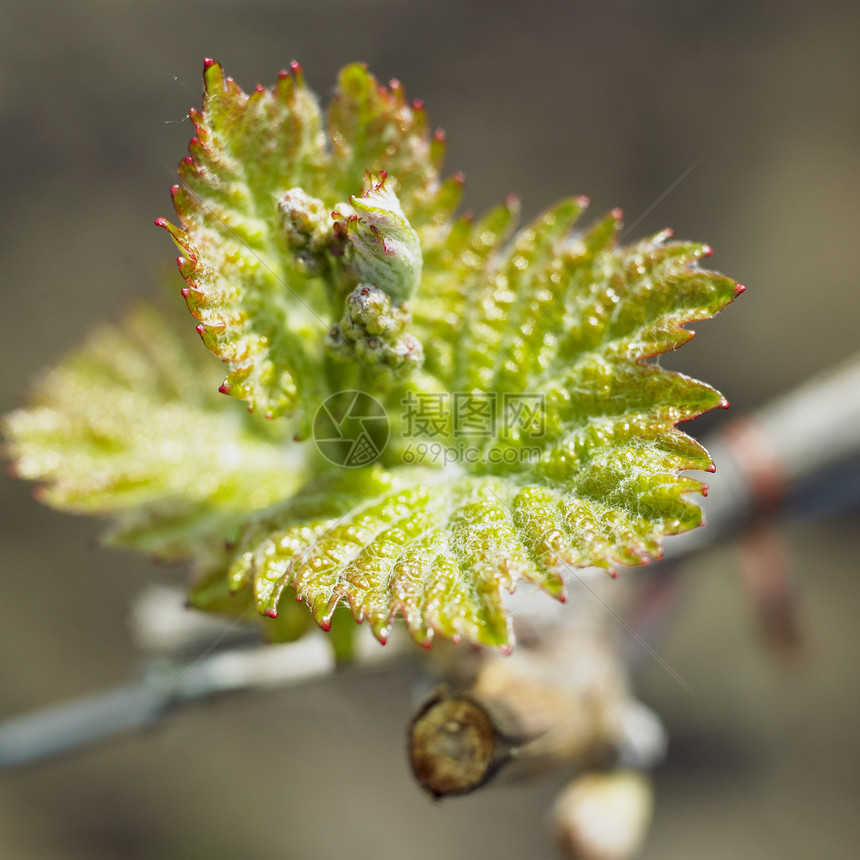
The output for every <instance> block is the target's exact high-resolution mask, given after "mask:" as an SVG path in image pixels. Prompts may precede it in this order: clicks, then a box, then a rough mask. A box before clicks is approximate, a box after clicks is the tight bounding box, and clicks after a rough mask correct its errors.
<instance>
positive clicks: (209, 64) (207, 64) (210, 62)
mask: <svg viewBox="0 0 860 860" xmlns="http://www.w3.org/2000/svg"><path fill="white" fill-rule="evenodd" d="M214 65H216V62H215V60H213V59H212V57H206V59H204V60H203V69H204V71H205V70H206V69H209V68H211V67H212V66H214Z"/></svg>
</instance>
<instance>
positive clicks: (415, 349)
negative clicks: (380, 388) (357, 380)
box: [326, 284, 424, 383]
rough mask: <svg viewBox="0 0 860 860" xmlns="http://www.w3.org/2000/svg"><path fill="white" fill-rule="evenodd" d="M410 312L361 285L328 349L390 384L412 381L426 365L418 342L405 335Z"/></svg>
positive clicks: (328, 341) (329, 339)
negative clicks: (366, 367) (365, 366)
mask: <svg viewBox="0 0 860 860" xmlns="http://www.w3.org/2000/svg"><path fill="white" fill-rule="evenodd" d="M408 321H409V312H408V311H407V310H406V308H404V307H402V306H398V305H394V306H393V305H392V303H391V299H390V298H389V296H388V294H387V293H384V292H383V291H382V290H380V289H378V288H376V287H374V286H371V285H370V284H359V285H358V286H357V287H356V288H355V289H354V290H353V291H352V292H351V293H350V294H349V295H348V296H347V297H346V302H345V307H344V313H343V317H342V318H341V321H340V323H338V324H337V325H335V326H333V327H332V329H331V331H330V332H329V334H328V336H327V338H326V348H327V349H328V351H329V353H330V354H331V355H332V356H334V357H335V358H338V359H341V360H343V361H348V360H351V359H352V360H354V359H358V360H359V361H361V362H362V363H363V364H365V365H368V366H369V367H371V368H372V369H373V370H374V371H375V372H376V373H378V374H379V376H380V378H381V379H382V380H384V381H386V382H389V383H396V382H402V381H404V380H406V379H408V378H409V377H410V376H411V375H412V374H413V373H414V372H415V371H416V370H417V369H418V368H419V367H421V365H422V364H423V362H424V350H423V349H422V347H421V342H420V341H419V340H418V338H416V337H414V336H413V335H411V334H409V333H408V332H406V333H405V332H404V329H405V327H406V323H407V322H408Z"/></svg>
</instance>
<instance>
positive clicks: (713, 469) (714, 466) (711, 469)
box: [705, 463, 717, 475]
mask: <svg viewBox="0 0 860 860" xmlns="http://www.w3.org/2000/svg"><path fill="white" fill-rule="evenodd" d="M705 471H706V472H710V473H711V474H712V475H713V474H714V472H716V471H717V464H716V463H708V465H707V466H705Z"/></svg>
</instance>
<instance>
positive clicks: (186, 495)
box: [3, 307, 301, 560]
mask: <svg viewBox="0 0 860 860" xmlns="http://www.w3.org/2000/svg"><path fill="white" fill-rule="evenodd" d="M199 357H200V356H199V355H198V352H197V351H196V350H189V349H187V348H186V346H185V345H184V344H183V343H182V342H181V341H180V340H179V339H178V338H177V337H176V335H174V334H173V332H172V331H171V330H170V328H169V327H168V326H167V324H166V323H165V321H164V318H163V317H162V316H161V315H160V314H159V313H158V312H156V311H154V310H152V309H151V308H146V307H140V308H137V309H136V310H135V312H134V313H132V314H131V315H130V316H129V317H128V318H127V319H126V320H125V322H124V323H123V325H122V326H119V327H117V326H112V325H107V324H103V325H101V326H99V327H98V328H96V329H95V330H94V331H93V332H92V334H91V335H90V337H89V339H88V340H87V342H86V344H84V346H83V347H82V348H81V349H80V350H79V351H78V352H76V353H74V354H73V355H71V356H69V357H68V358H67V359H66V360H65V361H64V362H63V363H62V364H61V365H60V366H59V367H57V368H56V369H54V370H53V371H51V373H49V374H48V375H47V376H46V377H45V378H44V380H43V381H42V382H41V384H40V385H39V386H38V388H37V390H36V391H35V393H34V396H33V398H32V405H31V406H30V407H28V408H26V409H19V410H18V411H16V412H13V413H12V414H11V415H9V416H7V417H6V418H5V420H4V426H3V430H4V434H5V436H6V439H7V443H6V454H7V455H8V456H9V457H10V458H11V459H12V460H13V461H14V462H15V469H16V471H17V473H18V475H20V476H21V477H22V478H27V479H29V480H34V481H40V482H42V484H43V486H42V487H41V488H40V490H39V497H40V498H41V499H42V501H44V502H46V503H47V504H49V505H51V506H53V507H57V508H61V509H64V510H69V511H73V512H76V513H87V514H96V515H100V516H106V517H109V518H110V520H111V529H110V531H109V532H108V534H107V536H106V538H105V540H106V542H107V543H110V544H113V545H116V546H124V547H131V548H134V549H139V550H144V551H146V552H151V553H154V554H156V555H157V556H159V557H160V558H162V559H165V560H175V559H179V558H197V559H202V558H203V557H206V556H208V555H209V554H211V553H212V552H213V551H214V550H217V549H219V548H220V546H221V544H222V543H223V541H224V539H225V537H227V536H229V534H230V532H231V531H233V530H234V529H236V528H237V526H238V525H240V524H241V523H242V522H243V521H244V520H245V519H246V518H247V516H248V514H249V512H251V511H253V510H256V509H259V508H264V507H266V506H268V505H270V504H272V503H273V502H275V501H277V500H279V499H282V498H283V497H284V496H285V495H288V494H290V493H291V492H293V490H294V489H295V488H296V487H297V485H298V483H299V482H300V481H301V476H300V473H299V472H298V471H297V469H296V455H295V454H294V453H290V452H289V451H288V450H284V449H283V448H282V447H281V444H280V443H279V441H278V440H277V436H273V433H272V430H274V429H275V428H260V427H258V426H256V425H257V424H258V423H259V422H256V421H254V420H253V419H252V418H250V417H249V416H247V415H246V414H245V413H244V412H243V410H242V409H241V408H240V407H238V404H235V403H233V402H231V401H229V400H226V399H225V398H222V397H219V396H218V395H217V394H216V393H214V388H210V387H209V386H207V385H206V384H205V381H204V380H206V379H207V378H211V376H212V374H211V371H212V370H213V368H212V367H210V366H208V362H207V364H206V365H205V366H202V365H201V363H200V361H199ZM264 430H268V431H269V432H264ZM213 548H214V549H213Z"/></svg>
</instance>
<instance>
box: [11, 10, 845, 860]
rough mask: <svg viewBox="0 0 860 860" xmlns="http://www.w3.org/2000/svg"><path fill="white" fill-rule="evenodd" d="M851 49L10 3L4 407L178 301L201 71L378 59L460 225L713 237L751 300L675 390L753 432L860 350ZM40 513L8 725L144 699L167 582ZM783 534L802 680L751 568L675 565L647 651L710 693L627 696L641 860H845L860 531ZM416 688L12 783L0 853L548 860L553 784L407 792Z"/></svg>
mask: <svg viewBox="0 0 860 860" xmlns="http://www.w3.org/2000/svg"><path fill="white" fill-rule="evenodd" d="M858 45H860V7H858V6H857V5H856V4H854V3H849V2H838V3H828V2H817V3H798V2H791V0H789V2H760V3H755V2H753V3H741V2H735V0H720V2H717V0H677V2H669V0H654V2H645V0H638V1H637V0H606V2H600V3H598V2H588V3H586V2H556V3H549V2H542V0H532V2H531V3H529V4H525V3H508V2H489V0H481V2H463V0H435V2H433V3H423V4H417V3H408V4H407V3H400V4H398V3H394V2H384V1H383V0H361V2H358V0H340V2H335V0H316V2H314V3H299V2H295V0H281V2H268V0H256V2H253V1H252V2H242V3H239V2H234V0H209V2H176V0H173V2H165V0H149V2H146V3H131V2H127V0H111V2H108V0H93V2H90V3H87V4H72V3H63V2H42V0H29V2H23V0H5V2H4V3H3V4H2V5H0V147H2V158H0V188H2V194H0V212H2V221H0V226H1V227H2V240H0V284H2V296H3V308H4V313H3V333H2V338H0V344H2V347H0V348H2V362H3V371H4V372H3V374H2V378H0V410H2V411H3V412H6V411H8V410H10V409H12V408H14V407H15V406H17V405H19V404H20V403H21V402H22V400H23V398H24V397H25V394H26V390H27V385H28V381H29V380H30V379H31V378H33V377H34V375H36V374H37V373H38V372H39V370H40V368H43V367H45V366H47V365H49V364H50V363H52V362H53V361H55V360H56V359H57V358H58V357H59V356H61V355H62V354H63V353H64V352H65V351H66V350H68V349H69V348H71V347H72V346H74V345H75V344H76V343H77V342H78V341H79V340H80V338H81V337H82V336H83V335H84V333H85V332H86V331H87V330H88V329H89V328H90V326H91V325H92V324H93V322H94V321H96V320H99V319H103V318H110V317H115V316H116V315H117V314H119V313H120V311H121V310H122V308H123V307H124V306H126V305H127V304H128V303H129V301H130V300H131V299H133V298H135V297H138V296H146V295H147V294H149V293H150V292H151V291H152V290H153V289H154V284H155V283H156V281H157V279H159V278H161V277H163V276H165V274H168V275H169V276H170V277H175V278H177V290H178V286H179V284H178V275H176V274H175V273H173V272H171V266H172V258H173V255H174V253H175V252H174V250H173V248H172V245H171V243H170V242H169V240H168V238H167V237H166V236H165V235H164V234H163V233H162V232H161V231H159V230H158V229H156V228H155V227H153V226H152V220H153V219H154V218H155V217H156V216H159V215H169V214H171V211H170V210H171V205H170V198H169V195H168V188H169V186H170V185H171V184H172V183H173V181H174V180H173V178H172V175H171V170H172V168H173V167H174V165H175V164H176V163H177V162H178V161H179V159H180V158H181V157H182V155H183V154H184V153H185V147H186V145H187V142H188V139H189V137H190V136H191V126H190V124H189V123H188V122H187V120H184V117H185V115H186V112H187V110H188V108H189V107H190V106H194V105H198V104H199V99H200V76H201V70H202V60H203V57H204V56H213V57H215V58H217V59H218V60H220V61H221V62H222V63H223V64H224V66H225V68H226V69H227V72H228V73H229V74H232V75H233V76H234V77H235V78H236V79H237V81H238V82H239V83H240V84H241V85H242V86H244V87H245V88H246V89H250V88H251V87H253V85H254V84H255V83H256V82H257V81H258V80H259V81H262V82H263V83H267V84H268V83H271V82H272V81H273V80H274V79H275V75H276V73H277V71H278V69H280V68H282V67H284V66H286V65H287V63H289V61H290V60H292V59H298V60H299V61H300V62H301V63H302V64H303V66H304V67H305V70H306V74H307V77H308V80H309V82H310V84H311V86H312V87H313V88H314V89H316V91H317V92H319V93H320V94H321V95H322V96H324V97H325V95H326V94H327V93H328V92H329V90H330V88H331V87H332V86H333V83H334V80H335V75H336V72H337V70H338V69H339V68H340V67H341V66H342V65H343V64H345V63H347V62H349V61H353V60H363V61H366V62H367V63H368V64H369V66H370V68H371V69H372V70H373V71H374V72H375V74H377V76H379V77H380V78H382V79H387V78H389V77H391V76H396V77H398V78H399V79H401V80H402V81H403V83H404V85H405V87H406V91H407V94H408V95H410V96H413V97H414V96H420V97H422V98H423V99H424V100H425V104H426V105H427V108H428V112H429V115H430V119H431V122H433V123H434V124H436V125H440V126H442V127H444V128H445V129H446V130H447V132H448V138H449V141H450V146H449V154H448V160H447V166H448V169H449V170H450V171H452V172H453V171H455V170H462V171H463V172H465V174H466V176H467V180H468V181H467V186H466V198H465V200H466V205H467V206H469V207H470V208H473V209H476V210H482V209H484V208H485V207H487V206H489V205H491V204H492V203H493V202H495V201H497V200H499V199H500V198H501V197H502V196H503V195H505V194H506V193H508V192H509V191H518V192H520V193H521V194H522V196H523V203H524V209H525V214H526V216H531V215H534V214H536V213H537V212H538V211H539V210H540V209H542V208H543V207H545V206H547V205H549V204H550V203H552V202H553V201H555V200H556V199H558V198H559V197H561V196H563V195H566V194H569V193H587V194H589V195H590V196H591V198H592V201H593V203H592V207H593V208H592V211H593V214H594V216H595V217H596V216H597V215H598V214H600V213H601V212H603V211H605V210H606V209H608V208H611V207H613V206H621V207H622V208H623V209H624V210H625V212H626V215H627V223H628V224H630V223H633V222H634V221H636V220H637V219H639V218H640V217H641V218H642V220H641V223H639V224H638V226H637V227H636V230H635V235H636V236H642V235H645V234H646V233H648V232H653V231H655V230H657V229H660V228H662V227H665V226H667V225H671V226H672V227H674V228H675V230H676V233H677V235H678V236H680V237H682V238H691V239H699V240H705V241H707V242H708V243H710V244H711V245H712V246H713V247H714V249H715V252H716V253H715V256H714V259H713V265H714V266H715V267H716V268H718V269H721V270H723V271H725V272H727V273H728V274H731V275H732V276H734V277H736V278H738V279H740V280H741V281H743V282H744V283H745V284H747V286H748V291H747V293H746V294H745V295H744V296H743V298H742V299H741V300H740V301H739V302H738V303H737V304H736V305H734V306H732V307H731V308H730V309H729V310H728V311H726V312H725V313H724V314H723V315H721V316H720V317H719V318H718V319H717V320H716V321H714V322H711V323H708V324H703V325H700V326H698V327H697V328H699V329H700V334H699V337H698V338H697V339H696V340H695V341H694V342H693V343H692V344H690V345H689V346H688V347H686V348H685V349H684V350H683V351H682V353H681V354H680V356H678V357H677V358H676V357H673V358H672V366H673V367H682V368H683V369H684V370H685V371H687V372H689V373H692V374H693V375H697V376H700V377H702V378H705V379H707V380H708V381H709V382H711V383H713V384H715V385H717V386H718V387H719V388H720V389H721V390H722V391H723V392H725V393H726V395H727V396H728V397H729V399H730V400H731V401H732V405H733V410H734V412H735V413H737V414H739V413H740V412H742V411H744V410H748V409H753V408H756V407H758V406H759V405H761V404H762V403H764V402H765V401H766V400H767V399H768V398H770V397H771V396H773V395H775V394H778V393H780V392H782V391H785V390H788V389H789V388H791V387H792V386H794V385H796V384H797V383H798V382H800V381H802V380H804V379H806V378H807V377H809V376H810V375H812V374H813V373H814V372H816V371H818V370H820V369H822V368H825V367H827V366H829V365H831V364H832V363H834V362H836V361H838V360H839V359H841V358H843V357H845V356H848V355H850V354H852V353H853V352H854V351H856V350H857V348H858V345H860V344H858V341H860V338H858V334H857V331H858V322H860V292H858V283H857V270H858V266H857V259H856V258H857V254H856V248H857V244H858V240H857V231H858V227H860V148H858V140H860V98H858V85H860V49H858ZM691 166H694V169H693V170H692V171H691V172H690V173H689V175H687V176H686V178H684V179H683V181H681V182H680V183H679V184H678V185H677V187H675V188H674V189H673V190H672V191H671V193H669V194H668V195H667V196H665V198H662V197H661V196H662V195H663V194H664V192H665V191H666V190H667V189H668V188H670V187H671V186H672V184H673V183H674V182H675V181H676V180H677V179H678V178H679V177H680V176H682V174H684V173H685V171H687V170H688V168H690V167H691ZM657 201H659V202H657ZM655 203H656V205H654V204H655ZM176 307H177V313H181V312H182V310H181V307H180V302H179V300H178V299H177V305H176ZM725 418H726V416H725V415H724V414H722V413H721V414H718V415H712V416H707V417H706V418H705V419H702V420H701V421H699V422H698V425H697V429H698V430H700V431H701V430H706V429H708V428H709V427H712V426H716V425H717V424H718V422H719V421H720V420H724V419H725ZM691 429H692V428H691ZM30 489H31V488H29V487H27V486H25V485H23V484H20V483H17V482H14V481H12V480H9V479H6V478H3V479H2V481H0V511H2V517H0V541H1V542H2V543H0V548H2V549H0V551H2V555H0V583H2V589H0V718H2V717H5V716H11V715H13V714H17V713H20V712H23V711H26V710H29V709H34V708H37V707H39V706H42V705H46V704H49V703H53V702H57V701H60V700H63V699H67V698H70V697H74V696H77V695H82V694H85V693H88V692H92V691H95V690H98V689H100V688H103V687H106V686H110V685H113V684H118V683H122V682H124V681H125V680H126V679H127V678H129V677H130V676H131V675H132V673H133V668H134V654H133V653H132V649H131V646H130V644H129V641H128V636H127V632H126V626H125V625H126V608H127V605H128V602H129V600H130V599H131V598H132V597H133V595H134V594H135V593H136V592H138V591H139V589H140V588H141V587H142V586H143V585H144V584H145V583H147V582H149V581H152V580H153V579H157V580H160V581H169V580H171V578H173V577H174V576H176V574H174V573H173V572H171V571H166V570H159V569H153V568H152V567H151V566H150V565H149V564H148V563H147V562H146V561H143V560H141V559H138V558H136V557H131V556H127V555H122V554H116V553H108V552H102V551H93V550H91V549H90V548H89V543H90V541H91V539H92V537H93V536H94V535H95V534H96V533H97V530H98V529H97V524H95V523H93V522H90V521H85V520H77V519H75V518H72V517H68V516H62V515H59V514H55V513H53V512H51V511H48V510H46V509H43V508H41V507H40V506H38V505H37V504H36V503H35V502H33V501H32V500H31V497H30ZM781 534H782V537H783V538H784V540H785V541H786V542H787V545H788V549H789V552H790V553H791V554H792V556H793V557H794V564H795V570H796V574H797V577H798V581H799V587H800V592H801V598H802V601H803V603H802V615H803V621H804V625H805V628H806V633H807V651H806V654H805V657H804V659H803V660H802V661H801V662H800V663H799V664H798V665H795V666H794V667H793V668H792V669H791V670H787V669H785V668H780V667H779V666H778V665H776V664H775V663H774V662H773V661H772V660H770V659H769V658H768V656H767V655H766V654H765V653H764V651H763V650H762V648H761V643H760V641H759V639H758V637H757V634H756V631H755V629H754V627H753V624H752V613H751V611H750V607H749V606H748V604H747V603H746V601H745V597H744V594H743V593H742V590H741V586H740V584H739V579H738V575H737V566H738V565H737V556H736V553H735V550H734V548H733V547H730V546H726V547H721V548H719V549H717V550H715V551H714V552H712V553H710V554H709V555H708V556H707V557H703V558H701V559H699V560H697V561H696V562H695V563H694V564H692V565H690V566H689V567H688V570H687V586H688V593H687V598H686V605H685V607H684V611H683V612H682V613H681V615H680V616H679V620H678V623H677V625H676V626H675V627H674V628H673V629H672V632H671V635H670V636H669V637H668V639H667V640H666V641H665V642H664V643H663V644H662V648H661V654H662V656H663V657H664V658H665V660H666V661H667V662H668V663H669V664H670V665H671V666H672V667H673V668H674V669H675V670H676V671H677V672H678V673H679V674H680V675H681V676H682V677H684V678H685V679H686V680H687V681H688V682H689V683H690V684H691V686H693V687H694V688H695V689H696V691H697V694H698V698H697V699H693V698H691V697H690V696H689V695H688V694H687V693H686V692H685V691H684V690H683V688H681V687H680V686H679V685H678V684H677V683H676V682H675V681H674V679H672V678H671V677H670V676H669V675H668V674H667V673H666V672H665V671H664V670H663V669H662V668H661V667H660V666H659V665H658V664H656V663H653V662H652V663H651V664H650V665H649V666H648V668H647V670H646V672H645V675H644V677H643V679H642V685H641V688H640V694H641V696H642V698H643V699H644V700H645V701H646V702H648V703H649V704H651V705H652V706H653V707H654V708H655V709H656V710H657V711H658V712H659V713H660V714H661V715H662V716H663V718H664V719H665V721H666V723H667V725H668V727H669V729H670V732H671V741H672V747H671V749H670V755H669V760H668V762H667V764H666V765H665V766H664V767H663V768H661V769H660V770H659V771H658V773H657V777H656V779H657V803H658V806H657V815H656V820H655V823H654V828H653V832H652V834H651V838H650V841H649V843H648V846H647V850H646V851H645V854H644V857H645V858H647V860H669V858H689V857H705V858H709V860H721V858H739V857H740V858H746V857H755V858H779V860H790V858H808V857H815V858H819V860H823V859H824V858H839V860H843V858H847V857H849V856H856V854H857V852H858V847H860V823H858V806H860V753H858V741H857V735H856V730H857V726H858V723H860V691H858V684H857V653H858V645H860V633H858V624H857V621H856V618H857V612H858V609H860V583H858V579H857V577H856V576H855V573H856V571H855V568H856V560H857V558H858V555H860V541H858V534H857V529H856V517H854V518H848V517H843V518H842V519H840V520H837V521H831V522H827V523H808V522H807V523H803V524H800V525H792V526H791V527H790V528H789V527H787V526H785V525H783V526H782V527H781ZM405 681H406V678H405V676H404V677H402V676H401V675H398V674H393V675H392V674H380V675H378V676H374V677H371V678H370V679H367V678H362V679H348V680H345V681H343V682H342V683H341V682H338V683H328V684H321V685H312V686H309V687H304V688H301V689H297V690H294V691H290V692H288V693H284V694H281V695H276V696H268V697H264V696H259V697H252V698H248V699H242V700H235V701H229V702H224V703H219V704H215V705H212V706H211V707H204V708H202V709H199V710H196V711H194V712H192V713H185V714H183V715H181V716H179V717H178V718H177V719H175V720H173V721H171V722H170V723H169V724H168V725H165V726H163V727H161V728H159V729H157V730H155V731H153V732H150V733H148V734H146V735H145V736H141V737H135V738H129V739H124V740H119V741H114V742H111V743H109V744H106V745H104V746H102V747H99V748H97V749H95V750H93V751H89V752H84V753H82V754H79V755H77V756H75V757H72V758H68V759H64V760H61V761H57V762H52V763H49V764H45V765H43V766H40V767H38V768H34V769H32V770H29V771H26V772H18V773H14V774H10V775H4V776H0V857H3V858H11V860H18V858H22V860H24V858H26V860H41V858H69V860H76V858H87V860H100V858H114V857H123V858H156V857H157V858H160V860H171V858H198V857H199V858H203V857H205V858H207V860H215V858H219V859H220V858H224V860H228V858H234V857H238V856H248V857H254V858H275V857H278V858H281V857H293V858H329V857H334V856H338V855H340V856H352V857H359V858H364V857H367V858H371V857H372V858H374V860H388V858H401V857H406V856H408V857H410V858H415V860H419V858H431V857H440V856H445V857H466V856H474V857H489V856H494V857H500V858H501V857H504V858H508V857H511V858H519V857H526V856H552V845H551V842H550V840H549V837H548V835H547V832H546V829H545V823H546V822H545V818H546V814H547V807H548V805H549V803H550V801H551V798H552V796H553V794H554V792H555V791H556V789H557V788H558V786H559V785H560V782H561V781H562V779H563V777H562V776H558V775H552V776H549V777H547V778H545V779H543V780H539V781H537V782H536V783H533V784H527V785H513V786H499V787H491V788H489V789H487V790H485V791H483V792H481V793H479V794H477V795H475V796H473V797H469V798H466V799H461V800H456V801H453V802H450V803H446V804H443V805H434V804H432V803H430V802H429V801H428V800H426V799H425V798H424V797H423V796H421V794H420V793H419V791H418V789H417V788H416V787H415V786H414V785H413V784H412V782H411V781H410V778H409V775H408V773H407V769H406V762H405V756H404V754H403V746H404V741H403V734H402V733H403V725H404V723H405V721H406V719H407V716H408V713H409V709H410V698H411V691H410V690H409V689H408V688H407V686H406V684H405Z"/></svg>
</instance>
